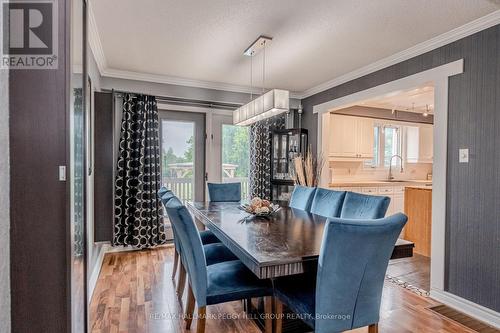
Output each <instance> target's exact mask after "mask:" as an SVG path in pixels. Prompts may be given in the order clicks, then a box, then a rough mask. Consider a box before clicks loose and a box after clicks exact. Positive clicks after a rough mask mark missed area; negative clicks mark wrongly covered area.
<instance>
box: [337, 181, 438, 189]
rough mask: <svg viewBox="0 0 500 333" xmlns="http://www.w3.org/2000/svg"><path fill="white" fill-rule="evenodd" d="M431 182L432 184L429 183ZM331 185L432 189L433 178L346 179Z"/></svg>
mask: <svg viewBox="0 0 500 333" xmlns="http://www.w3.org/2000/svg"><path fill="white" fill-rule="evenodd" d="M427 184H430V185H427ZM328 186H329V187H357V186H359V187H363V186H405V187H408V186H412V187H422V188H428V189H432V180H418V179H409V180H402V181H388V180H361V181H356V180H346V181H336V182H333V183H330V184H328Z"/></svg>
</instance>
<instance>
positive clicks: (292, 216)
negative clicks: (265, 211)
mask: <svg viewBox="0 0 500 333" xmlns="http://www.w3.org/2000/svg"><path fill="white" fill-rule="evenodd" d="M186 205H187V207H188V209H189V210H190V212H191V213H192V214H193V216H194V217H195V219H196V220H198V221H200V222H201V223H202V224H203V225H204V226H205V227H206V228H207V229H209V230H211V231H212V232H213V233H214V234H215V236H217V238H219V240H220V241H221V242H222V243H223V244H224V245H225V246H227V247H228V248H229V249H230V250H231V251H232V252H233V253H234V254H235V255H236V256H237V257H238V259H240V260H241V261H242V262H243V263H244V264H245V265H246V266H247V267H248V268H249V269H250V270H251V271H252V272H253V273H254V274H255V275H256V276H257V277H258V278H260V279H266V278H278V277H282V276H289V275H294V274H300V273H304V272H308V271H314V270H315V269H316V266H317V263H318V257H319V253H320V248H321V241H322V239H323V230H324V227H325V222H326V221H327V218H326V217H323V216H320V215H315V214H311V213H309V212H306V211H303V210H298V209H293V208H289V207H282V208H281V209H280V210H279V211H277V212H275V213H274V214H273V215H271V216H269V217H255V216H252V215H250V214H249V213H247V212H245V211H243V210H241V209H240V208H239V207H240V203H238V202H187V203H186ZM360 246H362V244H360ZM413 247H414V244H413V243H412V242H409V241H406V240H403V239H398V241H397V242H396V244H395V247H394V251H393V253H392V256H391V259H396V258H404V257H411V256H412V255H413Z"/></svg>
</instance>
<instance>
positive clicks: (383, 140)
mask: <svg viewBox="0 0 500 333" xmlns="http://www.w3.org/2000/svg"><path fill="white" fill-rule="evenodd" d="M434 112H435V100H434V84H433V83H432V82H427V83H425V84H423V85H419V86H415V87H412V88H410V89H404V90H397V91H392V92H389V93H384V94H381V95H379V96H374V97H371V98H368V99H361V100H358V101H353V102H352V103H349V105H347V106H345V107H343V106H342V105H340V106H338V107H337V108H335V109H334V110H331V111H329V112H327V113H325V114H324V115H323V116H322V117H323V123H322V126H323V133H324V140H322V144H321V147H320V149H321V151H323V154H324V156H327V158H326V159H327V164H326V173H327V175H326V181H327V182H328V186H329V187H332V188H333V189H338V190H344V191H351V192H358V193H364V194H369V195H380V196H386V197H389V198H390V205H389V208H388V210H387V213H386V216H389V215H393V214H396V213H400V212H401V213H405V214H406V215H407V216H408V218H409V219H408V223H407V224H406V226H405V228H404V229H403V231H402V233H401V235H400V237H399V238H400V239H401V240H404V241H406V242H411V243H413V244H414V246H415V247H414V250H413V256H412V257H410V258H402V259H395V260H391V262H390V263H389V267H388V270H387V276H388V279H389V280H391V281H392V282H395V283H397V284H399V285H402V286H404V287H405V288H408V289H411V290H413V291H416V292H418V293H419V294H421V295H428V294H429V291H430V267H431V228H432V174H433V159H434V153H433V141H434V140H433V139H434V137H433V136H434V130H433V127H434ZM436 112H440V110H436Z"/></svg>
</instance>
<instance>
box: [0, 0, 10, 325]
mask: <svg viewBox="0 0 500 333" xmlns="http://www.w3.org/2000/svg"><path fill="white" fill-rule="evenodd" d="M1 16H2V13H1V8H0V17H1ZM0 142H1V144H0V332H1V333H7V332H10V328H11V326H10V278H9V276H10V265H9V263H10V258H9V256H10V251H9V246H10V244H9V232H10V231H9V228H10V219H9V79H8V71H7V70H2V69H0Z"/></svg>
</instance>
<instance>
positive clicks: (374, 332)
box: [368, 324, 378, 333]
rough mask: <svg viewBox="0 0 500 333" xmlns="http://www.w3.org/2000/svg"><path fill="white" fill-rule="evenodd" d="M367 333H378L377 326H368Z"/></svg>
mask: <svg viewBox="0 0 500 333" xmlns="http://www.w3.org/2000/svg"><path fill="white" fill-rule="evenodd" d="M368 333H378V324H371V325H370V326H368Z"/></svg>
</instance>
